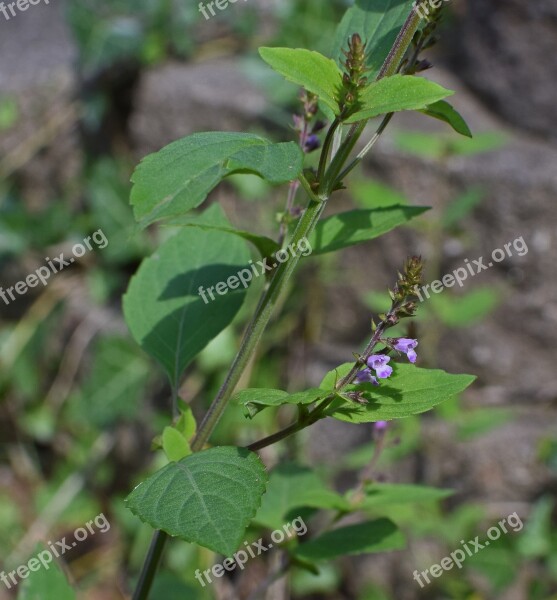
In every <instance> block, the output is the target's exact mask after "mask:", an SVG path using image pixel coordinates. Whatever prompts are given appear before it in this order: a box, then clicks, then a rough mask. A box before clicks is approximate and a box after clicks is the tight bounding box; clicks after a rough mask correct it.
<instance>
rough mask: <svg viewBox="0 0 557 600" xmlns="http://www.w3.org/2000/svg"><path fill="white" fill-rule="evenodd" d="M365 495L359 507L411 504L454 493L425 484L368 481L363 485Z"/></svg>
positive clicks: (442, 497) (441, 497)
mask: <svg viewBox="0 0 557 600" xmlns="http://www.w3.org/2000/svg"><path fill="white" fill-rule="evenodd" d="M364 493H365V496H364V497H363V499H362V501H361V503H360V504H359V505H358V507H359V508H375V507H376V506H392V505H393V504H412V503H416V502H435V501H438V500H444V499H445V498H448V497H449V496H452V495H453V494H454V491H453V490H441V489H439V488H432V487H428V486H425V485H407V484H398V483H370V484H367V485H366V486H365V487H364Z"/></svg>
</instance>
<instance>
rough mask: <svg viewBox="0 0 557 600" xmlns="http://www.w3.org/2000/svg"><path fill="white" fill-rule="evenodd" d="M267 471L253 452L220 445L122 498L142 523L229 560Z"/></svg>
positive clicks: (170, 468)
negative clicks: (208, 549) (218, 553)
mask: <svg viewBox="0 0 557 600" xmlns="http://www.w3.org/2000/svg"><path fill="white" fill-rule="evenodd" d="M266 482H267V472H266V471H265V467H264V466H263V463H262V462H261V460H260V459H259V457H258V456H257V454H255V453H253V452H249V451H248V450H245V449H243V448H234V447H228V446H223V447H219V448H211V449H210V450H204V451H203V452H198V453H197V454H191V455H190V456H188V457H186V458H184V459H182V460H180V461H179V462H173V463H170V464H169V465H167V466H166V467H164V468H163V469H161V470H160V471H157V472H156V473H155V474H154V475H152V476H151V477H149V479H146V480H145V481H144V482H143V483H140V484H139V485H138V486H137V487H136V488H135V489H134V490H133V492H132V493H131V494H130V495H129V496H128V498H127V499H126V504H127V506H128V508H129V509H130V510H131V511H132V512H133V513H134V514H136V515H137V516H138V517H139V518H140V519H141V520H142V521H144V522H145V523H149V525H151V526H152V527H155V528H157V529H162V530H163V531H166V532H167V533H169V534H170V535H174V536H178V537H179V538H181V539H183V540H186V541H187V542H193V543H196V544H199V545H200V546H204V547H205V548H210V549H211V550H214V551H215V552H220V553H221V554H223V555H224V556H230V555H231V554H232V553H233V552H235V551H236V549H237V548H238V546H239V545H240V543H241V541H242V538H243V536H244V533H245V530H246V528H247V526H248V525H249V523H250V521H251V520H252V518H253V517H254V515H255V512H256V511H257V509H258V507H259V505H260V503H261V495H262V494H263V492H264V491H265V484H266Z"/></svg>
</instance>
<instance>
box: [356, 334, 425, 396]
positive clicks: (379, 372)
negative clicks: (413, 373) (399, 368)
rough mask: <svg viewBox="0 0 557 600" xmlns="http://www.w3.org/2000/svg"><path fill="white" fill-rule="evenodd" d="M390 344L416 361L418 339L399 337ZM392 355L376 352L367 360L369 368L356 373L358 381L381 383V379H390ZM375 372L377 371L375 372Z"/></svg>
mask: <svg viewBox="0 0 557 600" xmlns="http://www.w3.org/2000/svg"><path fill="white" fill-rule="evenodd" d="M389 345H390V346H391V347H392V348H393V349H394V350H397V351H398V352H403V353H404V354H406V357H407V358H408V360H409V361H410V362H411V363H415V362H416V359H417V358H418V355H417V353H416V350H415V348H416V347H417V346H418V340H412V339H409V338H399V339H396V340H390V341H389ZM390 361H391V357H390V356H387V355H386V354H374V355H372V356H370V357H369V358H368V359H367V361H366V364H367V368H366V369H363V370H362V371H359V372H358V373H357V374H356V383H373V385H379V379H388V378H389V377H390V376H391V375H392V373H393V368H392V367H390V366H389V362H390ZM374 372H375V373H374Z"/></svg>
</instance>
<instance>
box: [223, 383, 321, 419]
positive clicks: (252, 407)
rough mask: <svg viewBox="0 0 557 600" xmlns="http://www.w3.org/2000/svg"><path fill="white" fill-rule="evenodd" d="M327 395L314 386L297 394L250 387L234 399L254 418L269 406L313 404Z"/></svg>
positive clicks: (247, 414)
mask: <svg viewBox="0 0 557 600" xmlns="http://www.w3.org/2000/svg"><path fill="white" fill-rule="evenodd" d="M326 395H327V393H326V392H324V391H323V390H322V389H319V388H312V389H309V390H304V391H303V392H297V393H295V394H288V392H283V391H282V390H273V389H264V388H249V389H247V390H242V391H241V392H238V393H237V394H236V395H235V396H234V398H233V401H234V402H237V403H238V404H241V405H242V406H243V407H244V408H245V410H246V416H248V417H249V418H253V417H254V416H255V415H256V414H257V413H259V412H261V411H262V410H263V409H265V408H267V407H269V406H275V407H278V406H282V405H284V404H294V405H298V404H300V405H306V404H312V403H313V402H316V401H317V400H319V399H320V398H323V397H324V396H326Z"/></svg>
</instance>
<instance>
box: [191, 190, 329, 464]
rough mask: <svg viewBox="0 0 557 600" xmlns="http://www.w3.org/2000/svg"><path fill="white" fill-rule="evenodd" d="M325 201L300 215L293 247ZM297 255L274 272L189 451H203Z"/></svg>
mask: <svg viewBox="0 0 557 600" xmlns="http://www.w3.org/2000/svg"><path fill="white" fill-rule="evenodd" d="M325 205H326V202H325V201H323V202H315V201H314V200H311V201H310V204H309V207H308V208H307V210H306V212H305V213H304V215H303V217H302V218H301V219H300V221H299V222H298V226H297V228H296V231H295V232H294V236H293V238H292V242H291V243H292V245H293V246H296V245H297V244H298V242H300V241H301V240H303V239H305V238H307V237H308V236H309V235H310V234H311V232H312V231H313V230H314V228H315V225H316V224H317V222H318V221H319V218H320V217H321V214H322V213H323V210H324V208H325ZM300 256H301V255H300V254H296V255H295V256H292V257H291V258H290V259H289V260H288V261H287V262H285V263H283V264H282V265H281V266H280V267H279V268H278V270H277V271H276V273H275V275H274V277H273V279H272V281H271V285H270V286H269V289H268V290H267V292H266V294H265V296H264V298H263V301H262V302H261V304H260V306H259V309H258V310H257V312H256V313H255V315H254V317H253V319H252V321H251V323H250V324H249V326H248V328H247V330H246V332H245V334H244V338H243V340H242V343H241V346H240V350H239V352H238V354H237V355H236V358H235V359H234V362H233V363H232V366H231V367H230V370H229V371H228V374H227V375H226V379H225V380H224V383H223V384H222V386H221V388H220V390H219V392H218V394H217V396H216V398H215V400H214V401H213V403H212V404H211V406H210V407H209V410H208V411H207V413H206V415H205V417H204V419H203V421H202V422H201V425H200V426H199V429H198V431H197V434H196V436H195V438H194V440H193V442H192V444H191V449H192V451H193V452H197V451H199V450H201V449H202V448H203V446H204V445H205V444H206V443H207V441H208V440H209V436H210V435H211V433H212V432H213V429H214V428H215V427H216V425H217V423H218V421H219V419H220V417H221V416H222V413H223V412H224V409H225V408H226V405H227V403H228V400H229V399H230V397H231V395H232V393H233V392H234V388H235V387H236V384H237V383H238V381H239V380H240V377H241V375H242V373H243V371H244V369H245V367H246V365H247V364H248V362H249V360H250V358H251V356H252V354H253V352H254V350H255V347H256V346H257V344H258V343H259V340H260V339H261V335H262V333H263V331H264V329H265V327H266V326H267V323H268V322H269V319H270V318H271V314H272V312H273V309H274V307H275V304H276V302H277V300H278V299H279V297H280V295H281V293H282V291H283V289H284V287H285V285H286V283H287V282H288V280H289V279H290V276H291V275H292V273H293V272H294V270H295V269H296V266H297V264H298V261H299V260H300Z"/></svg>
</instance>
